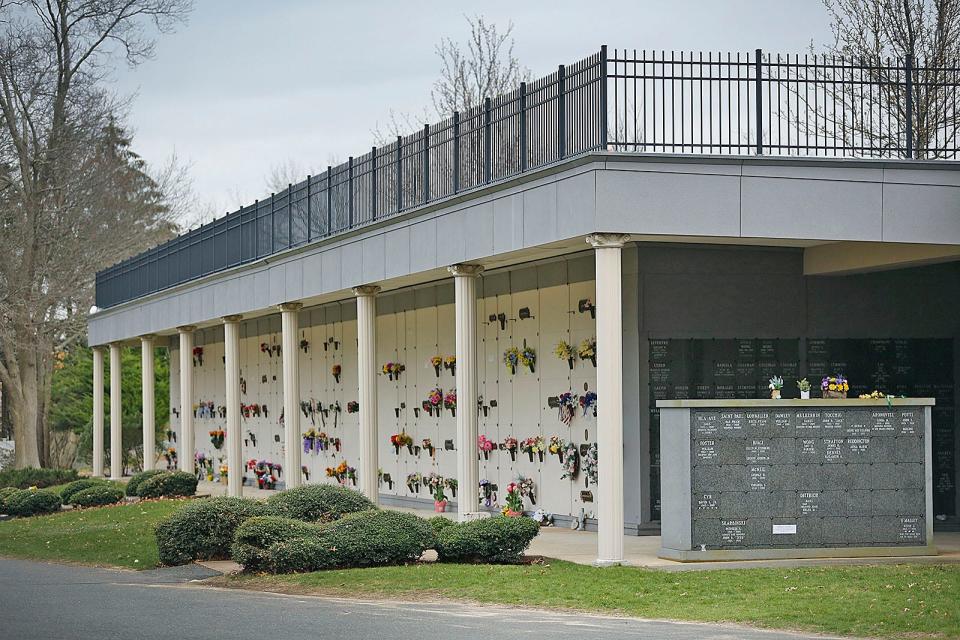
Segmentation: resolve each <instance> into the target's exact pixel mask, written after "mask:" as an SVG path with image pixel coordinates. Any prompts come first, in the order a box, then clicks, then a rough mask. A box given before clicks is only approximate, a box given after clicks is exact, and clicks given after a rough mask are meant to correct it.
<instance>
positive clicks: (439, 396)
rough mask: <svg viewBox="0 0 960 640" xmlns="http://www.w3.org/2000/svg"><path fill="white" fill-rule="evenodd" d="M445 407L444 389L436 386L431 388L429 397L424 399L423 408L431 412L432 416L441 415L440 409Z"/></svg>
mask: <svg viewBox="0 0 960 640" xmlns="http://www.w3.org/2000/svg"><path fill="white" fill-rule="evenodd" d="M442 408H443V389H441V388H440V387H436V388H434V389H431V390H430V393H428V394H427V399H426V400H424V401H423V410H424V411H426V412H427V413H429V414H430V415H431V416H432V415H434V414H436V415H437V416H439V415H440V411H441V409H442Z"/></svg>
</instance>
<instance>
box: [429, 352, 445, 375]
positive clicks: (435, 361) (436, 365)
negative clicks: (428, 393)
mask: <svg viewBox="0 0 960 640" xmlns="http://www.w3.org/2000/svg"><path fill="white" fill-rule="evenodd" d="M430 364H431V365H433V372H434V373H436V374H437V377H438V378H439V377H440V367H442V366H443V356H433V357H432V358H430Z"/></svg>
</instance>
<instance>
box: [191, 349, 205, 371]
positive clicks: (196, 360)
mask: <svg viewBox="0 0 960 640" xmlns="http://www.w3.org/2000/svg"><path fill="white" fill-rule="evenodd" d="M193 366H195V367H202V366H203V347H194V348H193Z"/></svg>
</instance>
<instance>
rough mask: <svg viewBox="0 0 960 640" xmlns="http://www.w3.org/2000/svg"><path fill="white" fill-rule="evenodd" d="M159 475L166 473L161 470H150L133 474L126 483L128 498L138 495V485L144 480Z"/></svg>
mask: <svg viewBox="0 0 960 640" xmlns="http://www.w3.org/2000/svg"><path fill="white" fill-rule="evenodd" d="M161 473H167V472H166V471H164V470H163V469H151V470H150V471H141V472H140V473H135V474H133V475H132V476H130V480H129V481H128V482H127V495H128V496H130V497H133V496H136V495H139V494H137V490H138V489H139V488H140V485H141V484H142V483H143V481H144V480H147V479H148V478H152V477H153V476H158V475H160V474H161Z"/></svg>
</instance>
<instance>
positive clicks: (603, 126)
mask: <svg viewBox="0 0 960 640" xmlns="http://www.w3.org/2000/svg"><path fill="white" fill-rule="evenodd" d="M599 115H600V149H601V150H603V151H606V150H607V45H603V46H602V47H600V114H599Z"/></svg>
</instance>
